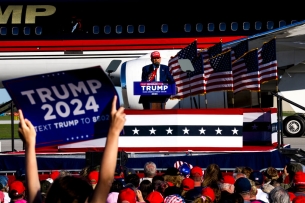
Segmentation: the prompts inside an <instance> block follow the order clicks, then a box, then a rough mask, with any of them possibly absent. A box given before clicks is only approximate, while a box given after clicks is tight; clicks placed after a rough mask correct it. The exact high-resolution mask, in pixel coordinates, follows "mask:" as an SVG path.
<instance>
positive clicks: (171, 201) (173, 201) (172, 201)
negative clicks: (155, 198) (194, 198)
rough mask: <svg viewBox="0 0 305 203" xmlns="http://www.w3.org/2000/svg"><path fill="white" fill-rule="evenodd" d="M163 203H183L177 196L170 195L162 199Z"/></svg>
mask: <svg viewBox="0 0 305 203" xmlns="http://www.w3.org/2000/svg"><path fill="white" fill-rule="evenodd" d="M164 203H185V201H184V199H183V198H182V197H181V196H180V195H179V194H172V195H169V196H167V197H165V198H164Z"/></svg>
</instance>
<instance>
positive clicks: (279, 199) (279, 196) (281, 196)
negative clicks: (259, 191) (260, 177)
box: [269, 187, 290, 203]
mask: <svg viewBox="0 0 305 203" xmlns="http://www.w3.org/2000/svg"><path fill="white" fill-rule="evenodd" d="M269 199H270V202H272V203H286V202H290V197H289V195H288V192H287V191H286V190H285V189H284V188H282V187H275V188H274V189H273V190H271V192H270V194H269Z"/></svg>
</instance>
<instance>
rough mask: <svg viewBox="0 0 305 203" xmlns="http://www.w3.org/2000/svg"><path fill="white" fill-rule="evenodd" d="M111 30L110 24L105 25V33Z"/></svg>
mask: <svg viewBox="0 0 305 203" xmlns="http://www.w3.org/2000/svg"><path fill="white" fill-rule="evenodd" d="M110 32H111V27H110V25H105V27H104V33H105V34H110Z"/></svg>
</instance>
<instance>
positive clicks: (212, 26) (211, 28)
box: [208, 23, 215, 32]
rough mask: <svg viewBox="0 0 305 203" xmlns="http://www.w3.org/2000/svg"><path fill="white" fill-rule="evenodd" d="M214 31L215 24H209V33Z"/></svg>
mask: <svg viewBox="0 0 305 203" xmlns="http://www.w3.org/2000/svg"><path fill="white" fill-rule="evenodd" d="M214 29H215V26H214V23H209V24H208V31H209V32H213V31H214Z"/></svg>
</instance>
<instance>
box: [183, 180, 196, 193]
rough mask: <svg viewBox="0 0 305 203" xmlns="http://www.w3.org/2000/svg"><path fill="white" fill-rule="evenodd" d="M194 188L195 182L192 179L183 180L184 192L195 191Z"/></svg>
mask: <svg viewBox="0 0 305 203" xmlns="http://www.w3.org/2000/svg"><path fill="white" fill-rule="evenodd" d="M194 187H195V182H194V180H193V179H191V178H184V179H183V180H182V188H183V190H186V191H188V190H191V189H194Z"/></svg>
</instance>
